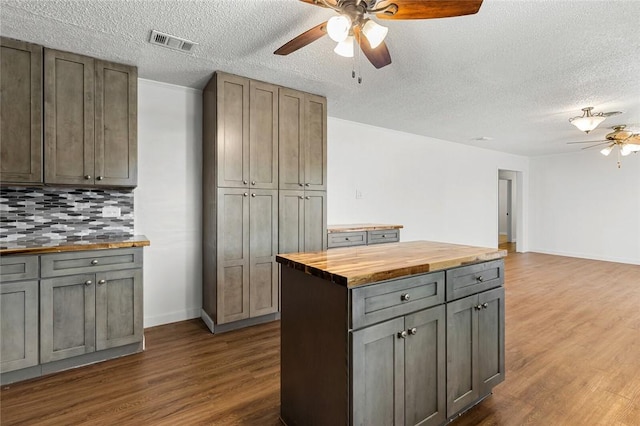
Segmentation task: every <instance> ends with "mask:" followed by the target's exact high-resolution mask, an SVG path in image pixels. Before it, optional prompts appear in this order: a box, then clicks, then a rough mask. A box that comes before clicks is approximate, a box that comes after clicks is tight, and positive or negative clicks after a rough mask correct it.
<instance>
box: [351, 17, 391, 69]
mask: <svg viewBox="0 0 640 426" xmlns="http://www.w3.org/2000/svg"><path fill="white" fill-rule="evenodd" d="M353 35H354V37H355V38H356V41H357V42H358V45H359V46H360V49H362V53H364V56H366V57H367V59H368V60H369V62H371V63H372V64H373V66H374V67H376V68H378V69H380V68H382V67H385V66H387V65H389V64H390V63H391V55H390V54H389V49H387V45H386V44H385V42H384V41H383V42H382V43H380V44H379V45H378V46H377V47H376V48H375V49H372V48H371V44H369V40H367V37H364V36H362V35H361V31H360V27H354V28H353Z"/></svg>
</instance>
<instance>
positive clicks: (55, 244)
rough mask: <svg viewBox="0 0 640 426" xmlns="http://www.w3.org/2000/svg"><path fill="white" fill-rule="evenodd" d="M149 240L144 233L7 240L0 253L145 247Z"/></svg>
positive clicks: (0, 248) (41, 252) (0, 246)
mask: <svg viewBox="0 0 640 426" xmlns="http://www.w3.org/2000/svg"><path fill="white" fill-rule="evenodd" d="M150 244H151V243H150V241H149V240H148V239H147V237H145V236H144V235H133V236H131V237H117V238H95V239H89V240H76V241H66V240H63V241H56V240H48V241H42V240H33V241H29V242H23V241H21V242H19V243H18V242H16V243H12V242H7V243H2V245H0V255H2V256H4V255H9V254H43V253H60V252H65V251H82V250H103V249H113V248H128V247H146V246H148V245H150Z"/></svg>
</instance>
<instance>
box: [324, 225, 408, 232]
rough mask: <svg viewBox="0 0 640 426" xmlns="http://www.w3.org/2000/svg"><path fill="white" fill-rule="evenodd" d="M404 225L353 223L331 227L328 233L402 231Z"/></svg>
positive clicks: (328, 227) (328, 228)
mask: <svg viewBox="0 0 640 426" xmlns="http://www.w3.org/2000/svg"><path fill="white" fill-rule="evenodd" d="M402 228H404V227H403V226H402V225H389V224H385V223H352V224H348V225H329V226H327V233H328V234H332V233H334V232H358V231H378V230H382V229H402Z"/></svg>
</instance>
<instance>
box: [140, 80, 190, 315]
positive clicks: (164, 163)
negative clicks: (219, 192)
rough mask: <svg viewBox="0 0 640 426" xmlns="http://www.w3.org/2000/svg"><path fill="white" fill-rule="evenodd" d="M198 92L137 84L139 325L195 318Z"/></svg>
mask: <svg viewBox="0 0 640 426" xmlns="http://www.w3.org/2000/svg"><path fill="white" fill-rule="evenodd" d="M201 157H202V92H200V91H198V90H193V89H188V88H184V87H178V86H173V85H169V84H163V83H157V82H153V81H149V80H143V79H140V80H138V187H137V188H136V189H135V191H134V197H135V198H134V202H135V228H136V233H137V234H144V235H146V236H147V237H148V238H149V240H150V241H151V246H149V247H146V248H145V249H144V326H145V327H150V326H154V325H159V324H165V323H169V322H174V321H181V320H184V319H188V318H195V317H199V316H200V308H201V307H202V290H201V289H202V266H201V265H202V260H201V257H202V250H201V235H202V220H201V216H202V213H201V211H202V207H201V206H202V204H201V188H202V183H201V176H202V158H201Z"/></svg>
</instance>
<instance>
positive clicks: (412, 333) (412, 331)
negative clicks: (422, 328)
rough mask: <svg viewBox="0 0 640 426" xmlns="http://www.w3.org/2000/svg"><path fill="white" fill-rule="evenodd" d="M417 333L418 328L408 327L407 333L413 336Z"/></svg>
mask: <svg viewBox="0 0 640 426" xmlns="http://www.w3.org/2000/svg"><path fill="white" fill-rule="evenodd" d="M417 333H418V329H417V328H415V327H412V328H410V329H409V334H410V335H412V336H414V335H416V334H417Z"/></svg>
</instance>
